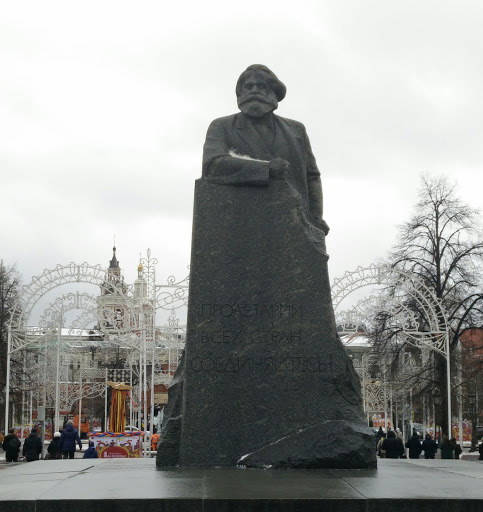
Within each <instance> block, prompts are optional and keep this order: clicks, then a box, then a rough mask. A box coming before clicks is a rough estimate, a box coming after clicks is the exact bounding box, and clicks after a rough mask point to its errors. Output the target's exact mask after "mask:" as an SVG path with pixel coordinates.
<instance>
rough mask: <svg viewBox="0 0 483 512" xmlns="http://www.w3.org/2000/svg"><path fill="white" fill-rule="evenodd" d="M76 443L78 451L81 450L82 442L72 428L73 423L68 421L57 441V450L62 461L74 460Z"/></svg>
mask: <svg viewBox="0 0 483 512" xmlns="http://www.w3.org/2000/svg"><path fill="white" fill-rule="evenodd" d="M76 442H77V444H78V445H79V450H82V442H81V440H80V437H79V434H78V432H77V430H76V429H75V428H74V422H73V421H72V420H69V421H68V422H67V425H66V427H65V428H64V430H62V434H61V436H60V441H59V450H60V451H61V452H62V457H63V458H64V459H67V458H69V459H73V458H74V453H75V449H76V446H75V444H76Z"/></svg>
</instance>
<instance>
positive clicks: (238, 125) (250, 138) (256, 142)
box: [234, 114, 273, 160]
mask: <svg viewBox="0 0 483 512" xmlns="http://www.w3.org/2000/svg"><path fill="white" fill-rule="evenodd" d="M235 135H236V137H237V138H238V141H237V142H238V143H239V144H237V147H236V148H234V149H236V150H237V151H239V152H240V153H241V154H245V155H248V156H251V157H252V158H257V159H259V160H271V159H272V158H273V156H272V154H271V153H270V151H269V149H268V148H267V146H266V144H265V142H264V141H263V139H262V137H260V135H259V134H258V132H257V130H255V128H254V127H253V125H252V123H251V122H250V120H249V119H247V117H246V116H244V115H243V114H237V116H236V118H235Z"/></svg>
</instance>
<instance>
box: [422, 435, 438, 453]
mask: <svg viewBox="0 0 483 512" xmlns="http://www.w3.org/2000/svg"><path fill="white" fill-rule="evenodd" d="M422 449H423V450H424V458H425V459H434V455H435V453H436V452H437V451H438V443H436V441H435V440H434V439H431V434H426V437H425V439H424V441H423V446H422Z"/></svg>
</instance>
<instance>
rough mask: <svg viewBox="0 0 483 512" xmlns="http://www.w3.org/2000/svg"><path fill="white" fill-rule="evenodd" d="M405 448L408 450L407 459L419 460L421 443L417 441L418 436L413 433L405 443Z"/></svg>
mask: <svg viewBox="0 0 483 512" xmlns="http://www.w3.org/2000/svg"><path fill="white" fill-rule="evenodd" d="M406 448H409V458H410V459H419V455H420V454H421V451H422V448H421V442H420V441H419V438H418V435H417V434H416V433H414V434H413V435H412V436H411V438H410V439H408V440H407V441H406Z"/></svg>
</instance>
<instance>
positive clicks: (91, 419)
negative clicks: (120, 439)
mask: <svg viewBox="0 0 483 512" xmlns="http://www.w3.org/2000/svg"><path fill="white" fill-rule="evenodd" d="M97 348H98V347H96V346H95V345H90V346H89V347H87V350H89V351H90V353H91V415H90V418H89V429H90V431H91V432H94V393H93V391H92V390H93V388H94V355H95V353H96V350H97Z"/></svg>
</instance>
